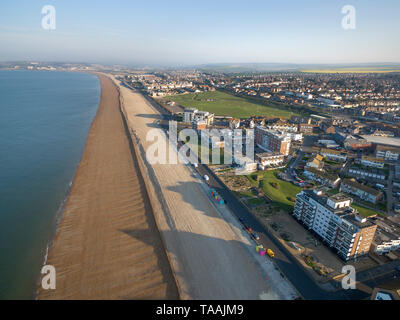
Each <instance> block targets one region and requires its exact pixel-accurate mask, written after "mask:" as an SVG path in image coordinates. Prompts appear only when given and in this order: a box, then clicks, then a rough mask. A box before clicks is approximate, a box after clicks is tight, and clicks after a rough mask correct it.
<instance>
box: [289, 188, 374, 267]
mask: <svg viewBox="0 0 400 320" xmlns="http://www.w3.org/2000/svg"><path fill="white" fill-rule="evenodd" d="M352 202H353V199H352V198H350V197H348V196H346V195H344V194H341V193H338V194H336V195H333V196H327V195H324V194H323V193H322V191H320V190H317V189H315V190H303V191H301V192H300V193H299V194H297V197H296V203H295V207H294V212H293V216H294V217H295V218H296V219H297V220H299V221H301V222H302V223H303V224H304V225H305V226H306V227H307V228H308V229H310V230H313V231H314V232H315V233H316V234H318V236H319V237H320V238H321V239H322V240H323V241H324V242H325V243H326V244H327V245H328V246H330V247H332V248H334V249H335V250H336V252H337V254H338V256H339V257H341V258H342V259H344V260H346V261H347V260H350V259H354V258H356V257H359V256H362V255H365V254H367V253H368V252H369V250H370V247H371V244H372V241H373V239H374V236H375V231H376V227H377V226H376V225H375V224H373V223H372V222H371V221H370V220H368V219H366V218H363V217H360V216H359V214H358V213H357V211H356V210H355V209H353V208H352V207H351V204H352Z"/></svg>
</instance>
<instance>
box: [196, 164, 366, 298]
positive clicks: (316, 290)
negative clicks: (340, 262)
mask: <svg viewBox="0 0 400 320" xmlns="http://www.w3.org/2000/svg"><path fill="white" fill-rule="evenodd" d="M198 171H199V173H200V175H202V176H204V175H205V174H207V175H208V176H209V178H210V180H209V181H208V183H209V185H210V187H212V188H214V189H215V190H216V191H217V192H218V193H219V194H221V196H222V197H223V198H224V199H225V200H226V201H227V205H228V206H229V207H230V209H231V211H232V212H233V213H234V214H235V215H236V217H237V218H241V219H243V220H244V221H245V222H246V224H247V225H248V226H250V227H251V228H252V229H253V230H254V231H255V232H256V233H257V234H258V235H259V236H260V241H259V242H260V243H261V244H263V245H264V247H267V248H270V249H272V251H274V253H275V258H274V260H275V263H276V264H277V265H278V267H279V269H280V270H281V271H282V272H283V274H284V275H285V276H286V277H287V279H288V280H289V281H290V282H291V283H292V284H293V285H294V286H295V287H296V289H297V290H298V291H299V292H300V294H301V295H302V296H303V298H304V299H307V300H331V299H337V300H343V299H345V300H347V299H365V298H367V297H368V294H366V293H365V292H363V291H359V290H346V291H345V290H340V291H337V292H329V291H326V290H324V289H322V288H321V287H320V286H318V285H317V284H316V283H315V282H314V281H313V280H312V278H311V277H310V276H309V275H308V273H307V271H305V270H304V269H303V268H302V267H301V266H300V264H299V262H298V261H297V260H296V259H295V258H294V257H293V256H292V255H291V254H290V253H289V252H288V250H287V249H286V248H285V247H284V246H283V245H282V244H281V243H280V242H279V241H278V240H277V239H276V238H275V237H274V236H272V235H271V234H270V233H269V232H268V231H267V230H266V229H265V227H264V226H263V225H262V224H261V223H260V222H259V221H258V220H257V219H256V218H255V217H254V216H253V215H252V213H251V212H250V211H249V210H248V209H247V207H245V206H244V205H243V204H242V203H241V202H240V201H239V200H238V199H237V197H236V196H235V195H234V194H233V193H232V192H231V191H230V190H229V189H227V188H226V187H225V186H224V185H223V184H222V183H221V182H220V180H219V179H218V177H216V176H215V174H214V173H213V172H212V170H210V169H209V168H208V167H207V166H206V165H199V166H198ZM293 223H295V222H293Z"/></svg>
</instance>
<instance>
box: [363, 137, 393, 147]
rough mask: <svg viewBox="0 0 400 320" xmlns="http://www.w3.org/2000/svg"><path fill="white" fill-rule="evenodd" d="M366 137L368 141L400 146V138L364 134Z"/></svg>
mask: <svg viewBox="0 0 400 320" xmlns="http://www.w3.org/2000/svg"><path fill="white" fill-rule="evenodd" d="M362 137H363V138H364V139H366V140H367V141H368V142H373V143H376V144H384V145H387V146H391V147H400V138H395V137H380V136H374V135H362Z"/></svg>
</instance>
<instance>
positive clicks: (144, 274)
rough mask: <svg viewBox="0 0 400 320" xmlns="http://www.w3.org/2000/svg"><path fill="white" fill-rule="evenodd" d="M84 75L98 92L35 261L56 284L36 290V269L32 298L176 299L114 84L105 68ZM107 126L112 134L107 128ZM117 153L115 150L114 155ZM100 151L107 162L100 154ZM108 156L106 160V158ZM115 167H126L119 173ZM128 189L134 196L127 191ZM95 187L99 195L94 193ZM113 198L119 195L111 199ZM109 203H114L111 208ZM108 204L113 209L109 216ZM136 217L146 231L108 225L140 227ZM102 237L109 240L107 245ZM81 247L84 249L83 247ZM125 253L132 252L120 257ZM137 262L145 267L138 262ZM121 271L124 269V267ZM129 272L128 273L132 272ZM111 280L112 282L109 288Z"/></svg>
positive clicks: (167, 264) (173, 283)
mask: <svg viewBox="0 0 400 320" xmlns="http://www.w3.org/2000/svg"><path fill="white" fill-rule="evenodd" d="M90 74H93V75H95V76H97V77H98V79H99V81H100V86H101V98H100V102H99V106H98V110H97V112H96V115H95V117H94V119H93V121H92V124H91V126H90V130H89V133H88V137H87V140H86V143H85V147H84V150H83V153H82V156H81V159H80V162H79V165H78V167H77V169H76V171H75V175H74V178H73V180H72V185H71V186H70V188H69V192H68V193H67V196H66V198H65V200H64V202H63V204H62V205H61V206H60V209H61V210H60V213H58V214H57V215H58V217H57V218H56V219H57V223H56V228H55V231H54V235H53V237H52V238H51V240H50V241H49V244H48V250H47V251H48V254H47V255H45V259H46V260H45V262H44V264H43V265H45V264H47V263H49V264H52V265H54V266H55V267H56V274H57V289H55V290H43V289H41V288H40V287H39V286H40V282H41V278H42V275H39V279H38V288H37V291H36V293H37V294H36V297H35V298H36V299H118V298H120V299H143V298H144V299H171V298H172V299H177V298H178V295H177V289H176V283H175V281H174V279H173V278H171V276H172V275H171V269H170V266H169V263H168V261H166V253H165V251H164V249H163V248H162V246H160V243H159V242H160V239H159V238H160V235H159V231H158V230H156V229H155V228H154V226H153V225H152V222H151V217H150V216H151V214H152V212H151V208H150V207H149V199H148V194H146V192H145V191H144V190H143V186H141V185H140V184H141V183H143V181H142V180H143V177H141V173H140V170H139V168H138V167H137V159H132V158H133V157H134V156H135V155H134V151H133V152H132V154H131V151H132V150H129V146H128V139H129V137H127V136H126V133H125V132H121V130H124V128H123V120H124V119H123V117H122V112H120V111H121V110H120V101H119V93H118V90H117V87H116V86H115V85H114V84H113V83H112V82H111V79H110V78H108V77H106V76H105V75H102V74H100V73H90ZM110 84H111V86H110ZM116 113H118V115H117V114H116ZM104 126H106V127H107V128H104ZM110 129H111V130H110ZM114 130H115V131H118V133H116V134H113V132H114ZM114 136H115V137H114ZM114 140H115V141H114ZM124 140H125V141H124ZM114 145H116V146H117V148H116V149H117V150H118V151H119V152H118V151H117V150H115V152H116V155H115V156H114V155H112V156H111V157H110V152H108V150H110V149H111V147H112V146H114ZM118 148H119V149H118ZM111 153H112V152H111ZM120 153H121V154H123V156H121V157H119V156H118V155H119V154H120ZM107 157H108V160H109V161H108V162H107V161H104V160H102V159H103V158H107ZM119 158H121V159H119ZM122 158H123V159H122ZM129 158H130V159H129ZM111 161H112V162H113V163H112V164H110V163H109V162H111ZM118 161H119V162H120V163H119V162H118ZM132 165H133V167H134V168H132V167H131V166H132ZM120 167H123V168H124V169H130V171H132V172H125V171H124V170H123V168H120ZM129 167H130V168H129ZM102 169H104V170H102ZM106 169H109V171H110V172H108V170H106ZM135 169H136V170H135ZM129 173H132V174H130V175H129ZM127 175H129V179H127V181H124V184H123V186H121V185H122V182H121V183H120V182H119V179H116V177H120V178H121V180H123V178H124V177H125V176H127ZM99 180H100V181H99ZM105 181H107V183H106V184H104V182H105ZM102 182H103V183H102ZM110 183H111V184H113V186H110V185H109V184H110ZM118 189H121V190H119V191H120V194H117V193H116V192H114V193H115V197H110V196H109V192H111V193H113V191H115V190H118ZM128 189H129V190H128ZM129 191H133V192H129ZM135 192H136V195H133V193H135ZM102 193H104V194H103V196H104V197H102V196H100V195H102ZM84 198H86V199H84ZM104 198H107V199H106V200H105V199H104ZM116 202H120V204H119V206H118V205H116V204H115V203H116ZM136 202H138V203H136ZM136 205H137V206H136ZM113 207H117V209H115V210H113ZM118 210H121V211H125V214H123V215H121V214H120V212H118ZM109 211H110V212H111V211H114V212H113V214H115V215H113V214H111V213H109ZM99 212H101V213H102V215H101V216H100V214H99ZM118 214H120V215H119V216H118ZM116 216H118V217H116ZM121 220H122V221H121ZM125 220H128V221H125ZM143 220H145V221H143ZM135 221H136V222H135ZM144 222H145V223H147V224H148V226H147V228H143V229H144V230H146V229H147V230H148V231H147V232H146V231H143V230H140V231H141V232H142V233H143V234H141V233H139V234H138V235H132V234H130V233H136V232H139V230H123V229H122V230H121V229H118V230H116V229H115V228H114V227H113V225H116V226H117V225H118V227H120V228H123V227H127V226H129V225H130V226H132V227H134V226H141V227H143V224H144ZM153 224H154V222H153ZM97 228H98V229H97ZM100 229H101V231H102V232H100ZM140 229H142V228H140ZM107 236H108V238H107ZM107 240H110V243H111V245H110V244H109V242H108V241H107ZM112 244H114V245H117V244H119V245H120V246H123V250H122V249H120V250H119V252H118V254H117V253H115V251H118V249H114V248H113V247H112ZM89 247H90V249H91V250H88V248H89ZM136 247H139V248H136ZM135 249H143V251H145V252H148V255H147V256H148V257H147V259H148V260H149V261H144V259H143V257H138V256H137V251H136V250H135ZM139 253H140V251H139ZM135 254H136V256H135ZM127 256H131V258H132V259H127ZM142 256H143V254H142ZM115 260H121V264H122V265H123V266H118V263H116V262H115ZM166 262H167V263H166ZM143 265H147V267H146V268H143ZM108 271H110V273H111V274H108ZM124 271H126V273H128V274H130V276H127V275H126V274H124ZM121 273H122V274H121ZM133 274H136V277H132V275H133ZM135 278H136V279H135ZM118 281H119V282H120V284H119V287H118V289H117V288H115V287H116V282H117V283H118ZM129 283H130V285H128V284H129ZM134 284H137V285H134ZM146 284H147V286H146ZM60 287H61V288H60ZM144 289H146V290H144Z"/></svg>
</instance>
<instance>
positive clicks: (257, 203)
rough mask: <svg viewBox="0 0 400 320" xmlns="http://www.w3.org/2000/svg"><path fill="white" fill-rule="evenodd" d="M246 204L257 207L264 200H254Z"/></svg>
mask: <svg viewBox="0 0 400 320" xmlns="http://www.w3.org/2000/svg"><path fill="white" fill-rule="evenodd" d="M247 203H248V204H251V205H255V206H258V205H260V204H263V203H264V199H260V198H254V199H250V200H248V201H247Z"/></svg>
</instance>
